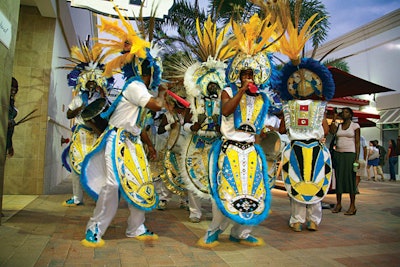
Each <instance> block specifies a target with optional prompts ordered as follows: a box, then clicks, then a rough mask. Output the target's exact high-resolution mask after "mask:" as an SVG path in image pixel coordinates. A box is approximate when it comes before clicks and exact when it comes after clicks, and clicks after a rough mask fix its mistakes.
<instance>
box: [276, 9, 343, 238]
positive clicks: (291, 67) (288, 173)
mask: <svg viewBox="0 0 400 267" xmlns="http://www.w3.org/2000/svg"><path fill="white" fill-rule="evenodd" d="M317 15H318V14H314V15H313V16H312V17H311V18H310V19H309V20H308V21H307V22H306V23H305V24H304V25H303V29H301V31H299V30H298V29H297V28H295V27H294V26H293V24H292V21H291V20H288V25H287V34H286V35H283V36H282V38H281V39H280V40H279V42H280V49H281V52H282V53H283V54H285V55H287V56H288V57H289V58H290V59H291V62H289V63H287V64H286V65H285V66H284V67H283V69H282V83H281V86H280V87H279V89H280V96H281V99H282V100H283V101H284V103H283V113H284V123H285V126H286V131H287V133H288V137H289V139H290V141H291V143H290V144H288V145H287V146H286V147H285V149H284V151H283V153H282V162H281V164H282V178H283V181H284V183H285V187H286V191H287V192H288V194H289V196H290V197H291V202H290V203H291V217H290V220H289V225H290V227H291V228H292V229H293V230H294V231H301V230H302V224H303V223H305V222H307V228H308V229H309V230H314V231H315V230H317V228H318V225H319V223H320V222H321V218H322V206H321V203H320V202H321V200H322V199H323V198H324V197H325V195H326V194H327V192H328V189H329V186H330V182H331V175H332V161H331V156H330V153H329V150H328V148H327V147H326V146H325V144H324V143H322V142H321V140H323V138H324V136H325V132H327V131H328V125H327V123H326V119H325V109H326V104H327V102H326V101H321V100H312V99H316V98H318V99H325V100H329V99H331V98H332V97H333V95H334V90H335V86H334V83H333V78H332V75H331V73H330V72H329V70H328V69H327V68H326V67H325V66H323V65H322V64H321V63H320V62H318V61H316V60H313V59H311V58H302V59H301V58H300V52H301V51H302V49H303V47H304V44H305V43H306V41H307V40H308V39H309V38H310V37H311V30H312V28H313V27H314V26H315V24H317V23H318V22H319V21H320V20H318V21H317V22H315V23H314V24H313V25H312V26H311V27H310V28H309V26H310V25H311V22H312V21H313V20H314V19H315V17H316V16H317ZM295 25H296V27H297V26H298V25H299V23H295ZM323 125H324V126H323Z"/></svg>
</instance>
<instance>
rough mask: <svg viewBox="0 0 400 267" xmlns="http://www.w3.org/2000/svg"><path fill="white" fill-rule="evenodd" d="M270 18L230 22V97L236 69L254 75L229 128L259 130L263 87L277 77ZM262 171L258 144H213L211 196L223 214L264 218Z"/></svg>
mask: <svg viewBox="0 0 400 267" xmlns="http://www.w3.org/2000/svg"><path fill="white" fill-rule="evenodd" d="M270 19H271V17H270V16H267V17H266V18H265V19H260V18H259V17H258V14H255V15H253V16H252V17H251V18H250V20H249V22H248V23H247V24H244V25H239V24H237V23H236V22H234V21H232V27H233V33H234V35H235V37H236V39H235V40H234V43H235V44H236V47H237V48H238V50H239V52H238V53H237V54H236V56H235V57H234V58H233V59H232V60H230V63H229V65H228V69H227V77H228V79H229V82H230V85H229V86H230V88H231V90H232V95H233V96H235V94H236V92H237V90H238V89H237V88H238V85H237V82H238V79H239V78H240V73H241V71H244V70H252V72H253V76H254V79H253V80H254V84H252V86H251V87H252V88H251V89H252V91H251V92H250V93H249V94H247V93H245V94H243V96H242V99H241V100H240V103H239V105H238V106H237V108H236V109H235V111H234V113H233V116H234V127H235V129H236V131H239V132H240V131H242V132H247V133H250V134H252V135H256V134H259V133H260V130H261V129H262V127H263V122H264V117H265V115H266V114H267V112H268V107H269V100H268V97H267V96H266V94H265V91H268V90H269V89H270V88H272V87H274V85H273V84H274V83H275V82H276V81H278V75H277V73H276V70H275V69H274V67H273V64H272V62H271V60H270V56H269V54H268V53H269V52H273V51H275V50H276V47H275V46H274V41H273V36H274V33H275V29H276V27H277V23H272V22H271V21H270ZM249 88H250V86H249ZM267 169H268V167H267V163H266V159H265V155H264V152H263V151H262V149H261V147H260V146H259V145H257V144H254V143H247V142H237V141H233V140H221V141H219V142H215V143H214V144H213V147H212V151H211V153H210V171H209V172H210V187H211V194H212V196H213V198H214V200H215V202H216V204H217V206H218V208H219V209H220V211H221V212H222V213H223V214H224V215H225V216H226V217H228V218H230V219H232V220H233V221H235V222H237V223H240V224H246V225H257V224H259V223H260V222H262V221H263V220H264V219H265V218H266V217H267V216H268V213H269V209H270V204H271V192H270V185H269V181H268V172H267Z"/></svg>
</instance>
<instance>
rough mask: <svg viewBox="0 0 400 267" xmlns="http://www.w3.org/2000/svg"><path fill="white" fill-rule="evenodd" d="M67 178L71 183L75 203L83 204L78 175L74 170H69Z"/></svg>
mask: <svg viewBox="0 0 400 267" xmlns="http://www.w3.org/2000/svg"><path fill="white" fill-rule="evenodd" d="M69 177H70V178H71V181H72V195H73V199H74V202H75V203H79V202H80V203H83V190H82V186H81V181H80V178H79V174H77V173H76V172H75V171H74V170H71V173H70V174H69Z"/></svg>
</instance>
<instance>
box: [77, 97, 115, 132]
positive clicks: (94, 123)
mask: <svg viewBox="0 0 400 267" xmlns="http://www.w3.org/2000/svg"><path fill="white" fill-rule="evenodd" d="M107 109H108V103H107V100H106V99H105V98H98V99H96V100H95V101H93V102H92V103H90V104H89V105H88V106H87V107H86V108H85V109H84V110H83V111H82V113H81V116H82V119H83V120H84V121H85V124H86V125H87V126H88V127H90V128H92V129H93V130H94V131H95V132H96V133H97V134H99V135H100V134H101V133H102V132H103V131H104V130H105V129H106V128H107V125H108V121H107V120H106V119H103V118H102V117H101V116H100V114H101V113H102V112H103V111H106V110H107Z"/></svg>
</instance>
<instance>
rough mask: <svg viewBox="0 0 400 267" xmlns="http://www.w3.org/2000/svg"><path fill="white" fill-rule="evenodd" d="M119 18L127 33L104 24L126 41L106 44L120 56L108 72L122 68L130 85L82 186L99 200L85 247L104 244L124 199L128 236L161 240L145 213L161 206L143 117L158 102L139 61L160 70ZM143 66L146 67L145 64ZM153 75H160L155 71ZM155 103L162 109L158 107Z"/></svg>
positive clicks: (87, 164)
mask: <svg viewBox="0 0 400 267" xmlns="http://www.w3.org/2000/svg"><path fill="white" fill-rule="evenodd" d="M117 12H119V11H117ZM119 15H120V16H119V17H120V19H121V20H122V22H123V25H124V27H125V28H126V30H125V29H122V28H119V27H118V26H117V25H116V24H114V23H113V22H111V21H109V20H107V19H105V18H102V20H101V24H102V25H101V26H100V29H101V30H103V31H106V32H107V33H111V34H114V35H115V36H117V37H119V38H120V40H119V41H116V40H109V41H108V43H105V44H103V45H104V46H105V47H108V45H109V48H110V49H111V52H115V53H118V54H119V56H118V57H116V58H114V59H113V60H112V61H110V62H108V63H107V65H106V69H105V73H106V74H108V75H111V74H112V72H113V70H114V69H120V68H121V69H122V71H123V73H124V76H125V78H126V82H125V85H124V87H123V89H122V91H121V93H120V94H119V95H118V97H117V98H116V99H115V101H114V102H113V104H112V105H111V107H110V108H109V109H108V110H107V111H106V112H104V113H102V116H103V117H104V118H107V117H109V126H108V128H107V129H106V130H105V131H104V132H103V134H102V135H101V136H100V137H99V138H98V141H97V143H96V145H95V146H94V148H93V150H92V151H91V152H90V153H89V154H88V155H87V156H86V158H85V160H84V162H83V164H82V174H81V179H82V184H83V186H84V188H85V189H86V190H87V191H88V193H89V195H91V196H92V197H93V198H94V199H95V200H96V208H95V210H94V212H93V216H92V217H91V218H90V220H89V222H88V224H87V227H86V238H85V239H84V240H82V244H83V245H84V246H88V247H100V246H103V245H104V241H103V240H102V236H103V235H104V233H105V231H106V229H107V228H108V226H109V225H110V223H111V221H112V219H113V217H114V216H115V214H116V212H117V209H118V203H119V197H120V196H122V197H123V198H124V199H125V200H126V201H127V203H128V208H129V211H130V215H129V217H128V227H127V229H126V235H127V236H128V237H135V238H136V239H138V240H155V239H157V238H158V236H157V235H155V234H154V233H152V232H150V231H149V230H147V228H146V226H145V225H144V221H145V212H146V211H150V210H152V209H154V208H155V207H156V206H157V201H158V197H157V195H156V193H155V189H154V185H153V180H152V177H151V173H150V169H149V164H148V161H147V156H146V154H145V151H144V148H143V145H142V142H141V140H140V134H141V130H142V129H141V127H140V125H142V122H141V118H142V116H141V115H140V114H141V112H142V109H143V108H144V107H145V106H146V105H147V104H148V103H149V101H153V103H154V102H155V101H154V100H152V95H151V94H150V92H149V91H148V89H147V87H146V85H145V84H144V82H143V80H142V79H141V77H140V76H139V75H141V74H142V73H143V72H144V71H146V72H147V69H141V70H140V69H139V68H138V67H137V64H139V63H141V61H139V59H140V60H143V59H144V58H147V60H148V62H150V64H149V65H147V66H148V67H150V66H152V67H154V68H155V67H156V66H155V65H156V61H155V60H154V59H153V58H152V57H151V55H150V53H149V52H148V48H149V47H150V43H149V42H147V41H145V40H143V39H141V38H140V37H139V36H138V34H137V33H136V32H135V30H134V28H133V26H132V25H131V24H129V23H128V22H127V21H126V20H125V19H124V18H123V16H122V15H121V14H119ZM121 52H123V53H121ZM135 60H136V61H135ZM144 62H147V61H144ZM135 63H136V64H135ZM141 66H142V67H143V68H144V65H143V63H141ZM157 69H158V70H160V68H159V67H158V68H157ZM153 74H154V75H158V74H160V73H159V72H156V71H153ZM155 78H157V77H155V76H153V82H155V81H156V82H157V81H158V82H159V81H160V80H159V79H158V80H157V79H155ZM153 85H154V84H153ZM155 88H158V85H155ZM154 105H157V107H158V109H160V108H161V106H159V104H158V103H154ZM154 111H157V110H154Z"/></svg>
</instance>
